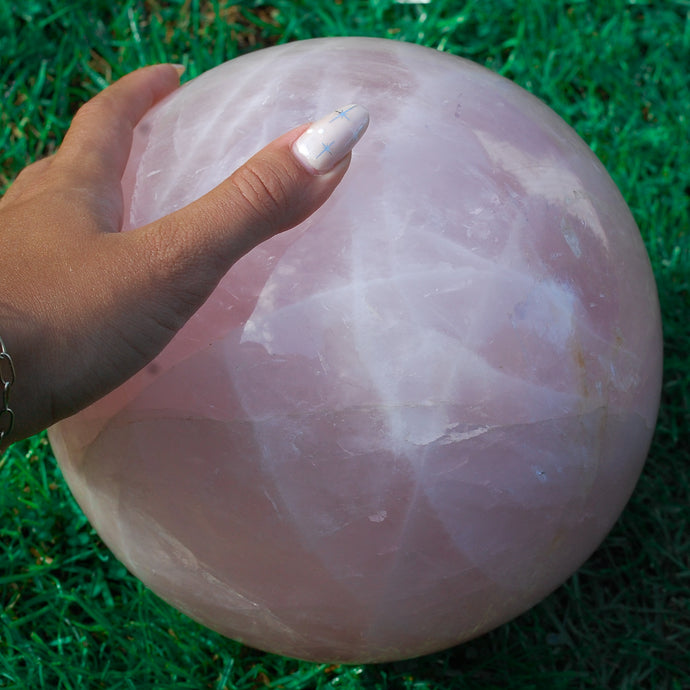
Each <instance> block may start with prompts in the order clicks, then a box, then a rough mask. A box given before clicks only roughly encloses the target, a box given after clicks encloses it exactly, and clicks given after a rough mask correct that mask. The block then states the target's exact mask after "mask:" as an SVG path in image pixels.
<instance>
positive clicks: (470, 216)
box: [50, 38, 662, 662]
mask: <svg viewBox="0 0 690 690" xmlns="http://www.w3.org/2000/svg"><path fill="white" fill-rule="evenodd" d="M344 103H361V104H363V105H364V106H366V107H367V108H368V109H369V110H370V112H371V125H370V128H369V131H368V132H367V134H366V135H365V137H364V139H363V140H362V141H361V142H360V144H359V145H358V146H357V147H356V148H355V151H354V154H353V159H352V165H351V168H350V170H349V172H348V174H347V176H346V177H345V180H344V181H343V183H342V184H341V186H340V187H339V188H338V190H337V191H336V193H335V194H334V195H333V197H332V198H331V200H330V201H329V202H328V203H327V204H326V205H325V206H324V207H323V208H322V209H321V210H319V211H318V212H317V213H316V214H314V216H313V217H312V218H310V219H309V220H307V221H306V222H305V223H303V224H302V225H301V226H300V227H298V228H296V229H294V230H292V231H290V232H288V233H285V234H284V235H282V236H279V237H276V238H274V239H272V240H270V241H268V242H266V243H265V244H264V245H262V246H260V247H259V248H257V249H256V250H254V251H253V252H251V253H250V254H249V255H248V256H246V257H245V258H244V259H242V260H241V261H240V262H239V263H238V264H237V265H235V266H234V267H233V268H232V269H231V270H230V272H229V273H228V274H227V276H226V277H225V279H224V280H223V281H222V283H221V285H220V286H219V287H218V289H217V290H216V291H215V292H214V294H213V296H212V297H211V298H210V299H209V301H208V302H207V304H206V305H205V306H204V307H203V308H202V309H201V310H200V311H199V312H198V314H197V315H196V316H195V317H194V318H193V319H192V320H191V321H190V322H189V324H188V325H187V326H186V327H185V328H184V329H183V330H182V332H180V333H179V335H178V336H177V337H176V338H175V340H174V341H173V342H172V343H171V344H170V346H169V347H168V348H167V349H166V350H165V351H164V352H163V354H162V355H161V356H160V357H159V358H158V359H157V360H156V361H155V362H154V363H153V364H151V365H150V366H149V367H147V368H146V369H145V370H144V371H142V372H141V373H139V374H138V375H137V376H135V377H134V378H133V379H131V380H130V381H128V382H127V383H126V384H125V385H124V386H122V387H121V388H119V389H118V390H117V391H115V392H114V393H112V394H111V395H109V396H108V397H106V398H105V399H103V400H101V401H100V402H98V403H97V404H95V405H93V406H92V407H90V408H89V409H87V410H85V411H84V412H82V413H80V414H78V415H76V416H75V417H73V418H71V419H69V420H67V421H64V422H62V423H61V424H59V425H58V426H57V427H55V428H53V429H52V430H51V433H50V438H51V441H52V443H53V445H54V448H55V451H56V453H57V456H58V459H59V461H60V464H61V466H62V468H63V470H64V473H65V476H66V478H67V480H68V482H69V484H70V486H71V488H72V490H73V491H74V494H75V496H76V497H77V500H78V501H79V503H80V504H81V506H82V507H83V509H84V511H85V512H86V514H87V515H88V517H89V519H90V520H91V521H92V523H93V524H94V526H95V527H96V529H97V530H98V532H99V533H100V534H101V536H102V537H103V539H104V540H105V542H106V543H107V544H108V545H109V546H110V548H111V549H112V550H113V551H114V552H115V554H116V555H117V556H118V558H120V559H121V560H122V561H123V562H124V563H125V564H126V565H127V567H128V568H129V569H130V570H131V571H132V572H133V573H134V574H136V575H137V576H138V577H139V578H141V579H142V580H143V581H144V582H145V583H146V584H147V585H149V586H150V587H151V588H152V589H153V590H154V591H155V592H157V593H158V594H160V595H161V596H162V597H163V598H165V599H166V600H168V601H169V602H170V603H172V604H173V605H174V606H177V607H179V608H180V609H182V610H183V611H185V612H186V613H188V614H189V615H190V616H192V617H193V618H196V619H197V620H199V621H201V622H203V623H204V624H205V625H207V626H209V627H211V628H214V629H215V630H219V631H220V632H222V633H224V634H225V635H228V636H230V637H233V638H237V639H240V640H243V641H245V642H246V643H248V644H250V645H253V646H256V647H260V648H262V649H267V650H271V651H274V652H280V653H282V654H287V655H292V656H295V657H301V658H305V659H314V660H329V661H346V662H370V661H383V660H392V659H400V658H404V657H411V656H415V655H419V654H424V653H427V652H432V651H435V650H439V649H442V648H444V647H448V646H450V645H454V644H457V643H459V642H462V641H463V640H467V639H468V638H471V637H473V636H476V635H479V634H481V633H483V632H486V631H488V630H490V629H491V628H493V627H495V626H497V625H499V624H500V623H502V622H504V621H507V620H508V619H510V618H512V617H514V616H516V615H517V614H519V613H521V612H522V611H525V610H526V609H528V608H529V607H530V606H532V605H533V604H535V603H536V602H538V601H539V600H540V599H541V598H542V597H544V596H545V595H546V594H548V593H549V592H550V591H551V590H553V589H554V588H555V587H557V586H558V585H559V584H560V583H561V582H563V580H565V579H566V578H567V577H568V576H569V575H570V574H571V573H572V572H573V571H574V570H575V569H576V568H577V567H578V566H579V565H580V564H581V563H582V562H583V561H584V560H585V559H586V558H587V557H588V556H589V555H590V554H591V553H592V551H593V550H594V549H595V548H596V547H597V545H598V544H599V543H600V542H601V540H602V539H603V537H604V535H605V534H606V533H607V531H608V530H609V529H610V528H611V526H612V525H613V523H614V521H615V520H616V518H617V517H618V515H619V513H620V512H621V510H622V508H623V506H624V505H625V503H626V501H627V500H628V498H629V496H630V494H631V492H632V490H633V487H634V485H635V482H636V480H637V478H638V475H639V473H640V470H641V468H642V465H643V462H644V460H645V456H646V453H647V450H648V447H649V443H650V438H651V436H652V431H653V429H654V425H655V419H656V413H657V406H658V400H659V389H660V378H661V374H660V371H661V360H662V349H661V329H660V317H659V309H658V302H657V294H656V289H655V284H654V279H653V276H652V272H651V270H650V264H649V261H648V258H647V255H646V253H645V249H644V246H643V244H642V241H641V239H640V235H639V233H638V230H637V227H636V226H635V222H634V221H633V218H632V216H631V214H630V212H629V210H628V208H627V206H626V204H625V202H624V201H623V199H622V198H621V196H620V194H619V192H618V191H617V189H616V186H615V185H614V183H613V182H612V181H611V179H610V178H609V176H608V175H607V173H606V171H605V170H604V168H603V167H602V165H601V163H599V161H598V160H597V158H596V157H595V156H594V155H593V154H592V153H591V152H590V150H589V149H588V148H587V146H586V145H585V144H584V143H583V142H582V141H581V140H580V139H579V138H578V136H577V135H576V134H575V132H573V130H572V129H570V127H568V126H567V125H566V124H565V123H564V122H563V121H562V120H561V119H559V118H558V117H557V116H556V115H555V114H554V113H553V112H552V111H551V110H549V108H547V107H546V106H545V105H543V104H542V103H541V102H540V101H539V100H537V99H536V98H534V97H533V96H531V95H530V94H528V93H527V92H526V91H523V90H522V89H520V88H519V87H517V86H515V85H514V84H512V83H511V82H509V81H507V80H505V79H503V78H501V77H498V76H496V75H495V74H493V73H491V72H489V71H488V70H486V69H484V68H482V67H478V66H477V65H475V64H473V63H471V62H468V61H465V60H462V59H459V58H457V57H452V56H449V55H446V54H442V53H439V52H436V51H434V50H431V49H428V48H421V47H418V46H414V45H409V44H403V43H399V42H394V41H386V40H377V39H360V38H356V39H355V38H351V39H324V40H314V41H305V42H301V43H293V44H289V45H283V46H279V47H275V48H270V49H268V50H262V51H259V52H256V53H253V54H250V55H247V56H245V57H241V58H239V59H236V60H232V61H231V62H229V63H227V64H224V65H221V66H220V67H218V68H216V69H214V70H211V71H210V72H208V73H206V74H204V75H202V76H201V77H199V78H198V79H195V80H193V81H192V82H190V83H189V84H187V85H185V86H184V87H182V88H181V89H180V90H179V91H177V92H176V93H175V94H173V95H172V96H171V97H169V98H168V99H167V100H166V101H164V102H163V103H161V104H160V105H159V106H158V107H156V108H155V109H154V110H153V111H152V112H151V113H150V114H149V115H148V116H147V117H146V118H145V119H144V120H143V122H142V123H141V124H140V125H139V127H138V128H137V132H136V137H135V142H134V147H133V150H132V154H131V157H130V161H129V166H128V168H127V171H126V174H125V176H124V179H123V183H122V185H123V190H124V194H125V198H126V199H127V200H128V207H127V214H126V219H127V225H128V226H138V225H141V224H143V223H147V222H149V221H151V220H153V219H155V218H158V217H159V216H162V215H164V214H167V213H169V212H170V211H173V210H174V209H177V208H179V207H181V206H183V205H184V204H187V203H189V202H190V201H192V200H193V199H196V198H197V197H199V196H200V195H201V194H203V193H204V192H206V191H207V190H209V189H210V188H211V187H213V186H214V185H216V184H217V183H219V182H220V181H221V180H222V179H223V178H224V177H226V176H227V175H228V174H229V173H230V172H231V171H232V170H234V169H235V168H236V167H237V166H238V165H240V164H241V163H242V162H243V161H245V160H246V159H247V158H248V157H249V156H250V155H252V154H253V153H254V152H255V151H257V150H258V149H259V148H261V147H262V146H263V145H264V144H266V143H268V142H269V141H270V140H271V139H273V138H274V137H276V136H278V135H279V134H281V133H283V132H284V131H286V130H288V129H289V128H291V127H293V126H296V125H298V124H300V123H302V122H305V121H308V120H313V119H315V118H318V117H320V116H322V115H324V114H325V113H328V112H330V111H331V110H333V108H334V107H336V106H338V105H342V104H344Z"/></svg>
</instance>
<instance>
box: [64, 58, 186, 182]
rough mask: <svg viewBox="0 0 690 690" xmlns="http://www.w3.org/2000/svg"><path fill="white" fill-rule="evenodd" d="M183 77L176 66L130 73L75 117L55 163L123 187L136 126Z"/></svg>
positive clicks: (86, 177)
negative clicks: (123, 177) (121, 183)
mask: <svg viewBox="0 0 690 690" xmlns="http://www.w3.org/2000/svg"><path fill="white" fill-rule="evenodd" d="M179 77H180V71H179V68H177V67H176V66H174V65H168V64H163V65H153V66H150V67H144V68H142V69H139V70H137V71H135V72H132V73H130V74H128V75H126V76H125V77H123V78H122V79H120V80H118V81H117V82H115V83H114V84H113V85H112V86H109V87H108V88H107V89H105V90H104V91H102V92H101V93H99V94H98V95H97V96H95V97H94V98H92V99H91V100H90V101H89V102H88V103H86V104H85V105H83V106H82V107H81V108H80V109H79V111H78V112H77V114H76V115H75V117H74V119H73V120H72V125H71V126H70V128H69V131H68V132H67V134H66V136H65V140H64V141H63V143H62V146H61V147H60V149H59V151H58V153H57V154H56V156H55V164H56V165H58V166H61V167H64V169H65V174H68V175H70V176H74V177H79V178H80V179H83V180H86V181H93V180H98V181H99V183H100V184H102V185H108V184H118V185H119V182H120V178H121V176H122V172H123V171H124V168H125V165H126V163H127V158H128V157H129V151H130V148H131V144H132V130H133V129H134V127H135V125H136V124H137V123H138V122H139V120H140V119H141V118H142V117H143V115H144V114H145V113H146V111H147V110H148V109H149V108H150V107H151V106H152V105H154V104H155V103H156V102H158V101H159V100H160V99H161V98H163V97H164V96H166V95H167V94H169V93H170V92H172V91H173V90H174V89H175V88H177V86H178V84H179Z"/></svg>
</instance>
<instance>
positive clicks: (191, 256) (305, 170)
mask: <svg viewBox="0 0 690 690" xmlns="http://www.w3.org/2000/svg"><path fill="white" fill-rule="evenodd" d="M356 108H358V109H359V110H358V111H357V112H351V113H350V114H351V116H352V119H351V120H350V121H349V124H347V120H346V119H345V118H338V119H339V120H341V121H338V122H337V125H335V126H336V129H334V127H333V126H331V127H328V126H322V124H320V123H323V120H322V121H319V122H317V123H314V124H313V125H311V126H308V125H304V126H301V127H298V128H296V129H294V130H292V131H290V132H288V133H286V134H284V135H283V136H281V137H279V138H278V139H276V140H275V141H273V142H272V143H271V144H269V145H268V146H267V147H266V148H264V149H263V150H261V151H260V152H259V153H257V154H256V155H255V156H254V157H253V158H251V159H250V160H249V161H248V162H247V163H246V164H245V165H243V166H242V167H241V168H239V169H238V170H237V171H236V172H235V173H234V174H233V175H232V176H230V177H229V178H228V179H227V180H225V181H224V182H223V183H222V184H220V185H219V186H218V187H216V188H215V189H213V190H212V191H211V192H209V193H208V194H206V195H205V196H203V197H202V198H201V199H199V200H198V201H196V202H194V203H192V204H190V205H189V206H187V207H185V208H183V209H181V210H179V211H177V212H175V213H173V214H171V215H169V216H167V217H165V218H163V219H161V220H159V221H157V222H155V223H152V224H151V225H149V226H146V227H144V228H140V229H139V230H137V231H133V232H131V233H126V234H127V235H133V237H132V238H131V241H132V242H135V243H137V244H138V247H137V249H136V250H133V249H132V248H131V247H130V248H129V249H128V253H129V256H130V257H132V256H135V257H140V258H143V260H146V261H147V263H148V266H147V268H146V270H143V269H141V268H135V267H132V271H133V273H134V274H136V275H138V276H141V275H146V276H148V277H149V278H150V279H151V280H153V281H158V283H159V286H158V287H156V286H155V285H152V286H151V288H152V289H151V290H150V293H151V294H155V293H156V292H159V291H160V292H161V294H159V296H158V297H157V298H156V301H157V303H158V304H160V303H161V301H162V300H164V299H166V295H167V299H170V300H175V299H177V300H179V301H180V302H182V303H183V304H191V305H193V306H194V307H198V306H200V303H201V302H202V301H203V300H204V299H205V298H206V297H207V296H208V295H209V294H210V292H211V291H212V290H213V288H214V287H215V286H216V284H217V283H218V281H219V280H220V279H221V278H222V277H223V275H225V273H226V272H227V271H228V269H229V268H230V266H231V265H232V264H233V263H234V262H235V261H237V260H238V259H239V258H240V257H242V256H243V255H244V254H245V253H247V252H248V251H249V250H250V249H252V248H253V247H254V246H256V245H257V244H259V243H260V242H262V241H264V240H266V239H267V238H268V237H271V236H272V235H274V234H276V233H278V232H281V231H284V230H287V229H289V228H292V227H294V226H295V225H297V224H298V223H300V222H301V221H303V220H304V219H305V218H307V217H308V216H310V215H311V214H312V213H313V212H314V211H315V210H316V209H317V208H319V207H320V206H321V205H322V204H323V203H324V202H325V201H326V200H327V199H328V197H329V196H330V195H331V194H332V192H333V191H334V189H335V188H336V186H337V185H338V183H339V182H340V180H341V179H342V178H343V176H344V175H345V172H346V171H347V169H348V166H349V164H350V150H351V149H352V148H353V146H354V145H355V143H356V142H357V141H358V140H359V138H360V137H361V135H362V134H363V132H364V131H365V129H366V126H367V124H368V119H369V117H368V113H367V112H366V110H364V109H363V108H361V106H356ZM338 112H342V111H336V113H338ZM336 113H333V114H331V116H328V117H333V116H335V115H336ZM355 115H356V117H355ZM326 119H327V118H324V120H326ZM326 124H328V123H326ZM321 139H323V140H324V142H325V145H326V146H327V147H329V148H330V149H331V150H332V151H333V155H332V157H331V159H330V161H329V162H328V163H325V162H324V161H322V158H319V156H320V155H321V154H322V145H321V144H319V143H318V141H320V140H321ZM325 155H328V154H325ZM317 166H318V167H317ZM195 299H196V300H197V302H198V303H196V304H195ZM199 300H201V302H200V301H199ZM175 309H179V308H178V306H177V305H176V306H175ZM189 316H191V313H189V314H187V315H186V318H188V317H189Z"/></svg>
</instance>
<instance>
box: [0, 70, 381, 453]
mask: <svg viewBox="0 0 690 690" xmlns="http://www.w3.org/2000/svg"><path fill="white" fill-rule="evenodd" d="M178 80H179V73H178V71H177V70H176V68H175V67H174V66H172V65H157V66H153V67H146V68H143V69H141V70H138V71H136V72H133V73H132V74H129V75H127V76H126V77H124V78H123V79H121V80H120V81H118V82H116V83H115V84H113V85H112V86H111V87H109V88H108V89H106V90H105V91H103V92H102V93H101V94H99V95H98V96H96V97H95V98H93V99H92V100H91V101H89V102H88V103H87V104H85V105H84V106H83V107H82V108H81V109H80V110H79V112H78V113H77V114H76V116H75V118H74V120H73V122H72V126H71V127H70V129H69V131H68V133H67V135H66V137H65V140H64V142H63V144H62V146H61V147H60V149H59V150H58V152H57V153H56V154H55V155H53V156H52V157H50V158H47V159H44V160H41V161H38V162H37V163H34V164H32V165H30V166H28V167H27V168H26V169H25V170H23V171H22V172H21V173H20V175H19V176H18V177H17V179H16V181H15V183H14V184H13V185H12V187H11V188H10V189H9V190H8V192H7V193H6V195H5V196H4V197H3V198H2V199H1V200H0V336H1V337H2V339H3V341H4V343H5V345H6V348H7V351H8V352H9V353H10V355H11V356H12V358H13V361H14V366H15V370H16V381H15V382H14V385H13V387H12V390H11V409H12V411H13V412H14V415H15V424H14V430H13V432H12V433H11V434H9V435H8V436H6V437H5V438H4V439H2V443H0V445H6V444H7V443H9V442H12V441H15V440H18V439H20V438H24V437H26V436H29V435H31V434H33V433H36V432H37V431H40V430H41V429H44V428H46V427H47V426H50V425H51V424H53V423H55V422H57V421H58V420H60V419H62V418H64V417H67V416H69V415H71V414H73V413H75V412H77V411H78V410H80V409H82V408H84V407H86V406H87V405H88V404H90V403H91V402H93V401H95V400H97V399H98V398H100V397H102V396H103V395H105V394H106V393H108V392H110V391H111V390H112V389H114V388H115V387H117V386H118V385H119V384H121V383H123V382H124V381H125V380H126V379H128V378H129V377H130V376H132V375H133V374H134V373H136V372H137V371H139V370H140V369H141V368H143V367H144V366H145V365H146V364H148V363H149V362H150V361H151V360H152V359H153V358H154V357H155V356H156V355H157V354H158V353H159V352H160V351H161V350H162V349H163V347H164V346H165V345H166V344H167V343H168V342H169V341H170V339H171V338H172V337H173V335H174V334H175V333H176V332H177V330H179V329H180V328H181V327H182V325H183V324H184V323H185V322H186V321H187V320H188V319H189V317H190V316H191V315H192V314H193V313H194V312H195V311H196V310H197V309H198V308H199V307H200V306H201V304H203V302H204V301H205V300H206V298H207V297H208V296H209V295H210V293H211V292H212V290H213V288H214V287H215V286H216V285H217V283H218V281H219V280H220V279H221V278H222V277H223V275H224V274H225V273H226V272H227V271H228V269H229V268H230V266H231V265H232V264H233V263H234V262H235V261H237V260H238V259H239V258H240V257H241V256H242V255H244V254H245V253H247V252H248V251H249V250H250V249H252V248H253V247H254V246H255V245H257V244H259V243H260V242H261V241H263V240H265V239H267V238H268V237H270V236H272V235H274V234H276V233H278V232H281V231H283V230H287V229H288V228H291V227H293V226H294V225H296V224H298V223H299V222H301V221H302V220H304V219H305V218H306V217H308V216H309V215H310V214H311V213H313V212H314V211H315V210H316V209H317V208H318V207H319V206H320V205H321V204H322V203H323V202H324V201H326V199H327V198H328V197H329V196H330V194H331V192H332V191H333V190H334V189H335V187H336V186H337V184H338V183H339V182H340V180H341V179H342V177H343V175H344V174H345V172H346V170H347V168H348V165H349V162H350V155H349V150H350V149H351V148H352V146H353V145H354V143H356V141H357V139H358V138H359V136H361V133H362V132H363V130H364V129H365V128H366V124H367V122H368V119H366V117H365V116H366V111H363V109H360V110H361V111H362V113H363V115H361V117H360V121H359V125H360V128H359V130H358V131H354V132H350V134H351V135H352V136H351V137H350V138H349V139H348V140H347V141H346V140H345V139H344V138H343V139H342V141H341V142H340V143H341V144H342V148H341V150H340V151H339V155H338V159H339V160H338V161H334V162H335V165H334V167H332V168H330V169H328V170H325V171H324V170H318V171H317V170H315V169H314V168H315V167H316V165H313V164H314V158H315V156H314V155H312V154H311V153H310V152H309V146H307V147H306V148H305V147H304V146H299V145H298V146H295V142H297V140H298V139H299V142H298V144H304V143H306V144H309V142H310V133H311V131H312V130H311V129H309V130H308V131H306V130H307V128H308V125H306V124H305V125H303V126H301V127H298V128H296V129H293V130H292V131H290V132H288V133H286V134H284V135H283V136H281V137H279V138H278V139H276V140H275V141H273V142H272V143H271V144H269V145H268V146H267V147H266V148H264V149H263V150H262V151H260V152H259V153H258V154H256V155H255V156H254V157H253V158H252V159H251V160H249V161H248V162H247V163H246V164H245V165H243V166H242V167H241V168H240V169H238V170H237V171H236V172H235V173H234V174H233V175H231V176H230V177H229V178H228V179H227V180H225V181H224V182H223V183H221V184H220V185H219V186H218V187H216V188H215V189H213V190H212V191H211V192H209V193H208V194H207V195H205V196H204V197H202V198H201V199H199V200H198V201H196V202H194V203H193V204H190V205H189V206H187V207H185V208H183V209H180V210H179V211H177V212H175V213H173V214H171V215H169V216H166V217H165V218H162V219H161V220H159V221H156V222H154V223H151V224H149V225H147V226H144V227H142V228H139V229H136V230H132V231H130V232H126V233H121V232H119V230H120V227H121V224H122V216H123V199H122V191H121V187H120V178H121V176H122V172H123V170H124V168H125V165H126V163H127V158H128V156H129V151H130V147H131V142H132V131H133V128H134V126H135V125H136V124H137V122H138V121H139V120H140V119H141V117H142V116H143V115H144V113H145V112H146V111H147V110H148V109H149V108H150V107H151V106H152V105H153V104H154V103H156V102H157V101H158V100H160V99H161V98H162V97H164V96H165V95H167V94H168V93H170V92H171V91H173V90H174V89H175V88H176V87H177V85H178ZM365 120H366V121H365ZM305 131H306V133H305ZM302 134H304V136H301V135H302ZM336 148H337V146H336ZM300 151H301V153H300ZM310 162H311V165H310Z"/></svg>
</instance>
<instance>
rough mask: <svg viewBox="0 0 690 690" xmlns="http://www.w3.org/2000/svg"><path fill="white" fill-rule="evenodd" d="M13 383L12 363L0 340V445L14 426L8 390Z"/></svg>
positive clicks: (0, 339)
mask: <svg viewBox="0 0 690 690" xmlns="http://www.w3.org/2000/svg"><path fill="white" fill-rule="evenodd" d="M13 383H14V362H13V361H12V357H10V353H9V352H7V350H6V349H5V343H3V342H2V338H0V388H1V389H2V405H0V443H2V441H3V439H4V438H5V437H6V436H9V435H10V434H11V433H12V427H13V426H14V412H12V410H11V409H10V388H12V384H13Z"/></svg>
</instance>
